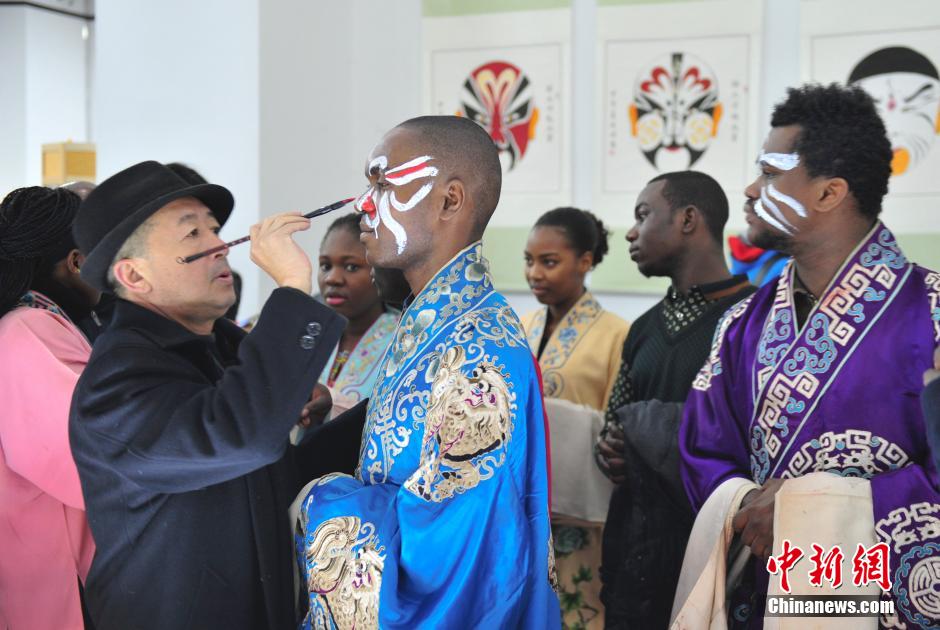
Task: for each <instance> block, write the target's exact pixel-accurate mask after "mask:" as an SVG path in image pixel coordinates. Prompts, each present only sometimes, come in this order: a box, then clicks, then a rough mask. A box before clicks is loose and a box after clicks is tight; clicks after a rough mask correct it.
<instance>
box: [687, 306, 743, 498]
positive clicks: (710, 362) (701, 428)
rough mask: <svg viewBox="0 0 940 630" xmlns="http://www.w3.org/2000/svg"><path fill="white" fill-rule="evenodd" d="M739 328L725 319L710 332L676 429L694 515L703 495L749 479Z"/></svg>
mask: <svg viewBox="0 0 940 630" xmlns="http://www.w3.org/2000/svg"><path fill="white" fill-rule="evenodd" d="M741 328H742V327H741V326H735V325H734V313H732V312H729V313H727V314H725V316H724V318H723V319H722V321H721V323H719V325H718V328H717V329H716V331H715V338H714V341H713V343H712V349H711V352H710V354H709V357H708V359H707V360H706V362H705V365H704V366H702V369H701V370H700V371H699V373H698V375H697V376H696V377H695V380H694V381H693V383H692V389H691V390H690V392H689V397H688V398H687V400H686V404H685V408H684V410H683V416H682V422H681V423H680V425H679V454H680V460H679V471H680V473H681V475H682V480H683V484H684V486H685V490H686V494H688V496H689V501H690V503H691V504H692V508H693V509H694V510H695V511H696V512H698V510H699V509H701V507H702V505H703V504H704V503H705V501H706V500H707V499H708V497H709V495H710V494H711V493H712V492H713V491H714V490H715V488H717V487H718V486H719V485H721V484H722V482H724V481H726V480H728V479H730V478H732V477H743V478H748V479H750V478H751V474H750V459H749V451H748V444H747V439H746V436H747V424H748V419H747V418H746V417H745V415H744V411H745V409H746V405H744V400H745V397H746V395H745V394H743V393H742V392H741V391H739V388H742V387H745V386H746V385H745V384H747V383H749V382H750V380H749V374H748V373H747V370H746V366H744V365H741V364H740V363H741V362H739V361H735V360H734V358H735V357H734V356H733V349H734V348H735V346H736V345H738V344H739V343H740V342H739V339H738V336H739V335H740V334H742V331H741Z"/></svg>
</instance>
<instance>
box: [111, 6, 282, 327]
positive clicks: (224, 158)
mask: <svg viewBox="0 0 940 630" xmlns="http://www.w3.org/2000/svg"><path fill="white" fill-rule="evenodd" d="M95 11H96V24H95V44H96V49H95V53H94V54H95V57H94V59H95V68H94V72H95V80H94V94H93V102H94V115H93V128H94V132H95V133H94V138H93V140H94V141H95V142H96V143H97V145H98V180H99V181H101V180H103V179H105V178H107V177H109V176H110V175H113V174H114V173H115V172H117V171H120V170H122V169H124V168H126V167H128V166H130V165H132V164H135V163H137V162H140V161H143V160H150V159H153V160H158V161H161V162H173V161H180V162H185V163H187V164H189V165H190V166H192V167H193V168H195V169H196V170H198V171H199V172H201V173H202V174H203V175H204V176H205V177H206V178H207V179H208V180H209V181H211V182H214V183H219V184H222V185H224V186H226V187H227V188H229V189H230V190H231V191H232V193H233V194H234V196H235V212H233V214H232V216H231V218H230V219H229V221H228V223H227V224H226V225H225V227H224V229H223V237H224V238H229V239H234V238H238V237H240V236H243V235H244V234H247V233H248V228H249V226H251V225H252V224H253V223H255V222H257V220H258V216H259V210H258V208H259V193H258V189H259V187H258V170H259V142H258V109H259V107H258V27H257V24H258V2H257V0H200V1H199V2H189V1H187V0H161V1H160V2H152V1H150V0H97V3H96V7H95ZM285 124H291V122H290V121H285ZM230 260H231V262H232V267H233V268H235V269H236V270H237V271H238V272H239V273H240V274H241V275H242V278H243V280H244V285H243V286H244V295H243V307H242V310H241V312H242V313H251V312H254V311H255V310H256V309H257V307H258V299H257V296H258V281H259V277H258V276H259V272H258V270H257V268H256V267H255V266H254V265H253V264H251V262H250V261H249V259H248V248H247V247H241V248H235V249H233V250H232V253H231V254H230Z"/></svg>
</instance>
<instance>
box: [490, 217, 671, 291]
mask: <svg viewBox="0 0 940 630" xmlns="http://www.w3.org/2000/svg"><path fill="white" fill-rule="evenodd" d="M626 233H627V231H626V229H625V228H619V229H616V228H615V229H614V230H612V234H611V235H610V251H609V252H608V254H607V256H605V257H604V260H603V262H602V263H601V264H600V265H599V266H598V267H597V269H595V270H594V271H593V272H592V273H591V289H592V290H594V291H611V292H616V293H654V294H660V293H663V292H664V291H665V290H666V287H668V286H669V281H668V280H665V279H663V278H644V277H643V275H642V274H640V272H638V271H637V269H636V265H635V264H633V261H632V260H630V256H629V255H628V252H627V241H626V239H625V236H626ZM528 237H529V228H522V227H509V228H506V227H499V228H490V229H488V230H487V231H486V236H484V237H483V253H484V255H485V256H486V258H487V260H489V261H490V271H491V272H492V274H493V281H494V282H495V283H496V286H497V288H499V289H501V290H504V291H526V290H528V288H529V287H528V285H527V284H526V281H525V261H524V258H523V252H524V251H525V243H526V239H527V238H528Z"/></svg>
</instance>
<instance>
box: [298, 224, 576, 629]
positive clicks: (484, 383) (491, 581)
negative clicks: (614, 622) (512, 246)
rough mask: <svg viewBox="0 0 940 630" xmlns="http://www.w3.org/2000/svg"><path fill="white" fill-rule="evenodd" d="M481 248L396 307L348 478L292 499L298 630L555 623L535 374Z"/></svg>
mask: <svg viewBox="0 0 940 630" xmlns="http://www.w3.org/2000/svg"><path fill="white" fill-rule="evenodd" d="M481 251H482V247H481V245H480V244H479V243H477V244H474V245H472V246H470V247H468V248H467V249H465V250H463V251H462V252H460V253H459V254H458V255H457V256H456V257H455V258H453V259H452V260H451V261H450V262H449V263H448V264H447V265H445V266H444V268H443V269H441V270H440V271H439V272H438V273H437V274H436V275H435V276H434V278H432V279H431V281H430V282H429V283H428V284H427V286H426V287H425V288H424V289H423V290H422V291H421V293H419V294H418V295H417V297H416V298H415V299H414V301H413V302H412V303H411V304H410V305H408V307H407V308H406V310H405V312H404V314H403V316H402V319H401V322H400V324H399V328H398V330H397V332H396V335H395V340H394V342H393V344H392V346H391V347H390V348H389V350H388V351H387V352H386V355H385V357H384V359H383V362H382V365H381V370H380V373H379V379H378V381H377V382H376V384H375V388H374V390H373V393H372V396H371V400H370V403H369V409H368V416H367V420H366V427H365V430H364V434H363V442H362V451H361V453H360V459H359V468H358V470H357V471H356V476H355V477H350V476H348V475H328V476H326V477H323V478H321V479H320V480H318V481H317V482H315V483H314V484H313V485H312V487H310V489H309V491H308V492H307V496H306V497H305V498H304V499H303V502H302V504H301V510H300V518H299V519H298V522H297V536H296V547H297V555H298V563H299V565H300V572H301V575H302V577H303V582H304V584H306V586H307V592H308V594H309V604H310V609H309V612H308V613H307V616H306V618H305V619H304V621H303V624H302V627H303V628H330V629H332V628H339V629H344V628H370V627H377V626H378V627H382V628H398V627H402V628H533V629H534V628H538V629H540V630H541V629H543V628H558V627H559V626H560V612H559V604H558V598H557V596H556V595H555V592H554V590H553V583H554V582H555V580H554V560H553V557H552V546H551V540H550V537H551V533H550V526H549V511H548V510H549V505H548V503H549V499H548V497H549V494H548V492H549V488H548V485H549V484H548V472H547V470H548V468H547V444H546V432H545V417H544V412H543V409H542V397H541V393H540V388H539V377H538V372H537V369H536V366H535V363H534V359H533V357H532V353H531V351H530V349H529V346H528V343H527V342H526V337H525V333H524V331H523V330H522V326H521V325H520V324H519V320H518V318H517V317H516V314H515V313H514V312H513V310H512V309H511V308H510V307H509V305H508V304H507V303H506V300H505V299H504V298H503V297H502V296H501V295H500V294H498V293H496V292H495V290H494V289H493V284H492V280H491V278H490V276H489V273H488V270H487V264H486V261H485V260H484V259H483V257H482V254H481Z"/></svg>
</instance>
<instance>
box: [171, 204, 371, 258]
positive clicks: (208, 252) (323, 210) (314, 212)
mask: <svg viewBox="0 0 940 630" xmlns="http://www.w3.org/2000/svg"><path fill="white" fill-rule="evenodd" d="M355 200H356V198H355V197H350V198H349V199H343V200H342V201H337V202H335V203H331V204H330V205H328V206H323V207H322V208H317V209H316V210H311V211H310V212H308V213H307V214H305V215H304V218H305V219H312V218H314V217H319V216H321V215H324V214H327V213H329V212H333V211H334V210H339V209H340V208H342V207H343V206H345V205H346V204H348V203H349V202H350V201H355ZM250 240H251V237H250V236H243V237H241V238H237V239H235V240H234V241H231V242H229V243H225V244H224V245H219V246H218V247H213V248H212V249H207V250H206V251H204V252H199V253H198V254H193V255H192V256H187V257H186V258H183V257H182V256H179V257H178V258H177V259H176V262H178V263H180V264H181V265H186V264H189V263H191V262H193V261H194V260H199V259H200V258H202V257H203V256H211V255H212V254H214V253H216V252H221V251H222V250H223V249H228V248H229V247H234V246H235V245H241V244H242V243H245V242H247V241H250Z"/></svg>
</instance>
